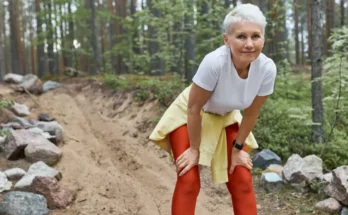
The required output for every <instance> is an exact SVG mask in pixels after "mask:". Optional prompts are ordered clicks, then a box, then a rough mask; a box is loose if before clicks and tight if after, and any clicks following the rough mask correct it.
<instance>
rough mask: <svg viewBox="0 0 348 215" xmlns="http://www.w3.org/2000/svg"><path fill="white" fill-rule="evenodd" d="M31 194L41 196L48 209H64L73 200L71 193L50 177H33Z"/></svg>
mask: <svg viewBox="0 0 348 215" xmlns="http://www.w3.org/2000/svg"><path fill="white" fill-rule="evenodd" d="M32 192H34V193H37V194H41V195H43V196H44V197H45V198H46V200H47V204H48V208H49V209H57V208H58V209H64V208H66V207H67V206H68V205H69V204H70V203H71V202H72V200H73V195H72V194H71V192H70V191H69V190H67V189H65V188H64V187H62V186H61V185H60V184H58V181H57V180H56V179H55V178H51V177H40V176H38V177H35V179H34V180H33V183H32Z"/></svg>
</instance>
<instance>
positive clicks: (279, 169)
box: [263, 164, 284, 176]
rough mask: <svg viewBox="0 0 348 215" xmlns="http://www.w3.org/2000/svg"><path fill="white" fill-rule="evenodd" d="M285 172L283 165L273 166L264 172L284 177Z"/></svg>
mask: <svg viewBox="0 0 348 215" xmlns="http://www.w3.org/2000/svg"><path fill="white" fill-rule="evenodd" d="M283 170H284V167H283V166H282V165H279V164H271V165H269V166H268V167H267V168H266V169H265V170H264V171H263V172H274V173H277V174H278V175H279V176H282V175H283Z"/></svg>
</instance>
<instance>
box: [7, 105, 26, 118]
mask: <svg viewBox="0 0 348 215" xmlns="http://www.w3.org/2000/svg"><path fill="white" fill-rule="evenodd" d="M10 110H11V111H12V112H13V113H14V114H16V115H17V116H21V117H23V116H29V115H30V111H29V108H28V106H26V105H25V104H18V103H14V105H11V106H10Z"/></svg>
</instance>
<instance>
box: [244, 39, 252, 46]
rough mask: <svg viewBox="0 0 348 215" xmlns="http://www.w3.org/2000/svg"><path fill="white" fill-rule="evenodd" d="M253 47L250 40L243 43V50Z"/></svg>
mask: <svg viewBox="0 0 348 215" xmlns="http://www.w3.org/2000/svg"><path fill="white" fill-rule="evenodd" d="M252 47H254V44H253V41H252V40H251V39H247V40H246V41H245V48H252Z"/></svg>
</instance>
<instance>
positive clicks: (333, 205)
mask: <svg viewBox="0 0 348 215" xmlns="http://www.w3.org/2000/svg"><path fill="white" fill-rule="evenodd" d="M315 207H316V208H317V209H319V210H321V211H324V212H328V213H338V212H340V211H341V209H342V205H341V204H340V203H339V202H338V201H337V200H336V199H334V198H328V199H325V200H323V201H321V202H318V203H317V204H316V205H315Z"/></svg>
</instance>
